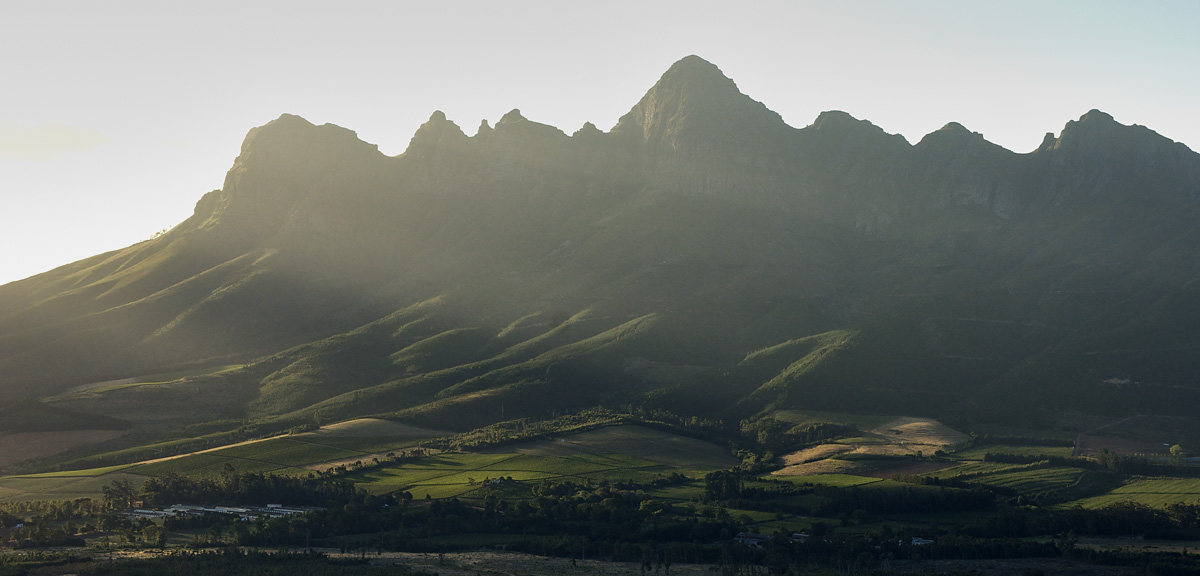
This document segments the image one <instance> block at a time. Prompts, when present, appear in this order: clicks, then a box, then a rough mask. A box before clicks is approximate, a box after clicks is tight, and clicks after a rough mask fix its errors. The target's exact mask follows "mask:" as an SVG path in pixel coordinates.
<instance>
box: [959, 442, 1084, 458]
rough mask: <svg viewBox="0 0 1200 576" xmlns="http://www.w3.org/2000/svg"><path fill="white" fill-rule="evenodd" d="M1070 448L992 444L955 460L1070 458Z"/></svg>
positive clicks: (961, 454)
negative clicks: (994, 456) (1003, 456)
mask: <svg viewBox="0 0 1200 576" xmlns="http://www.w3.org/2000/svg"><path fill="white" fill-rule="evenodd" d="M1074 450H1075V449H1074V448H1071V447H1070V446H1016V445H1011V444H990V445H986V446H979V447H975V448H968V449H966V450H960V451H958V452H955V453H954V456H953V457H954V458H959V459H962V460H982V459H983V456H984V454H988V453H992V454H1015V455H1018V456H1060V457H1063V458H1069V457H1070V456H1071V454H1072V453H1073V452H1074Z"/></svg>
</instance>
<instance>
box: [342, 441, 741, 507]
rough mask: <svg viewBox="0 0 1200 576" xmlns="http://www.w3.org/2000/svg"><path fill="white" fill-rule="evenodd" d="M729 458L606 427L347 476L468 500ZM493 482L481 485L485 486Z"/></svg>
mask: <svg viewBox="0 0 1200 576" xmlns="http://www.w3.org/2000/svg"><path fill="white" fill-rule="evenodd" d="M736 464H737V460H736V459H734V458H733V457H732V456H730V455H729V453H728V451H727V450H726V449H724V448H723V447H720V446H717V445H715V444H709V443H707V442H703V441H700V440H695V439H691V438H685V437H682V436H678V435H675V434H670V433H667V432H661V431H658V430H653V429H650V428H645V427H642V426H613V427H608V428H601V429H598V430H590V431H587V432H581V433H579V434H573V435H570V436H565V437H562V438H555V439H547V440H536V441H532V442H523V443H520V444H514V445H512V446H507V447H502V448H492V449H488V450H484V451H481V452H474V453H463V454H437V455H433V456H426V457H423V458H418V459H416V460H414V461H411V462H405V463H403V464H400V465H396V466H388V467H385V468H381V469H376V470H370V471H367V472H363V473H361V474H358V475H355V476H352V477H351V479H352V480H354V481H355V482H357V483H359V485H360V486H362V487H363V488H365V489H367V490H368V491H371V492H375V493H386V492H393V491H397V490H408V491H410V492H411V493H412V494H413V496H414V497H416V498H423V497H424V496H425V495H427V494H428V495H429V496H430V497H432V498H447V497H451V496H456V497H468V498H469V497H471V495H472V493H473V492H477V491H482V488H483V486H485V485H486V486H499V487H502V486H503V485H504V483H505V482H507V481H508V480H509V479H510V478H511V480H512V481H514V482H515V481H531V480H534V481H536V480H553V479H573V480H576V481H584V480H588V479H592V480H599V479H609V480H614V481H617V480H653V479H654V478H657V477H659V476H666V475H669V474H671V473H672V472H681V473H691V474H692V475H693V476H700V475H703V474H704V473H706V472H708V471H711V470H717V469H723V468H729V467H731V466H733V465H736ZM498 479H503V480H501V481H499V482H498V483H489V484H485V482H488V481H493V482H494V481H497V480H498Z"/></svg>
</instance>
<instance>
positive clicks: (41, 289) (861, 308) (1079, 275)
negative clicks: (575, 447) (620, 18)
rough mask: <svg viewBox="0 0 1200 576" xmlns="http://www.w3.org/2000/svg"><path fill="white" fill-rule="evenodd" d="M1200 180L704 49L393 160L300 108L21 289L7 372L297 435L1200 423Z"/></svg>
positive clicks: (1139, 159)
mask: <svg viewBox="0 0 1200 576" xmlns="http://www.w3.org/2000/svg"><path fill="white" fill-rule="evenodd" d="M1198 195H1200V156H1197V155H1196V154H1195V153H1193V152H1192V151H1190V150H1188V149H1187V148H1186V147H1185V146H1183V145H1182V144H1178V143H1174V142H1170V141H1169V140H1167V139H1165V138H1162V137H1161V136H1159V135H1157V134H1155V133H1154V132H1152V131H1150V130H1149V129H1147V128H1144V127H1140V126H1125V125H1122V124H1119V123H1117V122H1116V121H1115V120H1114V119H1113V118H1111V117H1110V116H1108V115H1106V114H1104V113H1102V112H1099V111H1094V110H1093V111H1091V112H1088V113H1087V114H1085V115H1084V116H1083V117H1081V118H1080V119H1079V120H1078V121H1072V122H1069V123H1068V124H1067V125H1066V127H1065V128H1064V129H1063V131H1062V133H1061V135H1060V136H1058V137H1057V138H1056V137H1053V135H1048V136H1047V138H1046V140H1045V142H1044V143H1043V145H1042V146H1040V147H1039V148H1038V149H1037V150H1035V151H1033V152H1030V153H1027V154H1018V153H1014V152H1011V151H1008V150H1005V149H1003V148H1001V147H999V146H996V145H994V144H992V143H990V142H988V141H986V140H985V139H984V138H983V137H982V136H981V135H979V134H977V133H973V132H971V131H970V130H969V129H968V128H965V127H963V126H961V125H959V124H957V123H953V122H951V123H949V124H947V125H946V126H945V127H944V128H942V129H941V130H938V131H937V132H934V133H932V134H929V135H927V136H926V137H925V138H923V139H921V141H920V142H918V143H917V144H915V145H911V144H909V143H908V142H907V141H905V140H904V138H902V137H900V136H897V135H890V134H887V133H885V132H884V131H883V130H881V129H880V128H878V127H876V126H874V125H872V124H871V123H869V122H867V121H865V120H858V119H855V118H853V117H851V116H850V115H848V114H846V113H844V112H836V111H834V112H825V113H822V114H821V115H820V116H819V117H818V118H817V119H816V120H815V121H814V122H813V124H812V125H810V126H807V127H803V128H798V129H797V128H793V127H791V126H788V125H786V124H785V123H784V122H783V121H782V119H781V118H780V117H779V115H778V114H776V113H774V112H772V111H770V110H769V109H767V108H766V107H765V106H764V105H763V104H761V103H759V102H756V101H754V100H752V99H751V98H750V97H748V96H746V95H744V94H742V93H741V92H740V91H739V90H738V89H737V86H736V85H735V84H734V82H733V81H732V80H730V79H729V78H726V77H725V76H724V75H723V74H722V73H721V72H720V70H718V69H717V68H716V67H715V66H713V65H712V64H710V63H708V62H705V61H704V60H702V59H700V58H698V57H695V56H689V57H687V58H684V59H683V60H681V61H679V62H678V63H676V64H675V65H674V66H672V67H671V68H670V69H669V70H668V71H667V72H666V73H665V74H664V75H663V77H662V79H661V80H660V81H659V82H658V83H657V84H656V85H655V86H654V87H652V88H651V89H650V90H649V91H648V92H647V93H646V95H645V97H643V98H642V100H641V101H640V102H638V103H637V104H636V105H635V106H634V107H633V108H632V109H631V110H630V112H629V113H628V114H626V115H624V116H622V117H621V119H620V120H619V121H618V123H617V124H616V125H615V126H614V127H612V129H611V130H609V131H608V132H604V131H601V130H600V129H598V128H597V127H595V126H594V125H592V124H590V123H589V124H585V125H584V126H583V127H582V128H580V129H579V130H578V131H576V132H574V133H573V134H571V135H567V134H566V133H564V132H563V131H561V130H559V129H557V128H554V127H551V126H547V125H544V124H539V123H537V122H535V121H532V120H530V119H527V118H525V117H523V116H522V115H521V113H520V111H518V110H513V111H511V112H509V113H507V114H505V115H504V116H503V117H502V118H500V120H499V121H497V122H496V123H495V126H490V125H488V124H487V123H486V122H484V123H483V125H481V126H480V127H479V129H478V130H477V132H476V134H475V135H473V136H468V135H467V134H465V133H464V132H463V130H462V129H460V128H459V127H458V126H457V125H456V124H455V123H454V122H452V121H451V120H449V119H447V118H446V116H445V115H444V114H443V113H441V112H434V113H433V114H432V115H431V116H430V119H429V121H428V122H426V123H425V124H423V125H422V126H421V127H420V129H419V130H418V131H417V133H416V134H415V135H414V136H413V138H412V141H411V143H410V145H409V147H408V149H407V150H406V151H405V152H404V153H403V154H402V155H400V156H396V157H387V156H384V155H383V154H381V153H380V152H379V151H378V149H377V148H376V147H375V146H373V145H370V144H367V143H365V142H362V141H361V140H359V139H358V138H357V136H356V135H355V134H354V133H353V132H351V131H349V130H346V129H344V128H340V127H337V126H331V125H325V126H313V125H312V124H310V123H309V122H307V121H305V120H304V119H302V118H299V117H296V116H291V115H286V114H285V115H283V116H281V117H280V118H279V119H277V120H275V121H272V122H270V123H269V124H267V125H265V126H262V127H259V128H255V129H253V130H251V131H250V133H249V134H248V135H247V137H246V140H245V143H244V144H243V147H242V151H241V154H240V155H239V157H238V158H237V160H236V161H235V163H234V166H233V167H232V168H231V169H230V171H229V173H228V175H227V177H226V180H225V183H224V186H223V187H222V188H221V190H217V191H213V192H210V193H208V194H206V195H204V196H203V198H201V199H200V201H199V202H198V203H197V205H196V210H195V214H194V215H193V216H192V217H191V218H190V219H188V220H187V221H186V222H184V223H182V224H181V225H179V226H178V227H176V228H175V229H174V230H172V231H171V232H170V233H168V234H166V235H164V236H162V237H160V238H157V239H154V240H151V241H147V242H144V243H142V244H138V245H135V246H131V247H129V248H127V249H124V250H119V251H116V252H112V253H108V254H102V255H98V256H96V257H93V258H90V259H87V260H84V261H80V262H76V263H73V264H70V265H67V266H64V267H62V268H60V269H58V270H54V271H52V272H48V273H46V274H42V275H39V276H35V277H33V278H30V279H27V280H23V281H20V282H15V283H12V284H9V285H6V286H3V287H0V387H2V388H3V389H4V390H5V391H6V392H7V393H8V394H9V395H11V396H23V395H30V394H33V395H38V396H49V395H52V394H55V393H58V392H60V391H62V390H64V389H66V388H68V387H70V386H73V385H76V384H80V383H84V382H88V381H95V380H103V379H108V378H119V377H126V376H131V375H137V374H144V373H148V372H154V371H166V370H174V369H178V368H182V367H204V366H215V365H223V364H231V363H239V364H240V363H249V365H248V366H247V367H246V368H243V369H242V370H240V371H236V372H233V373H229V374H225V375H223V376H221V377H220V378H219V380H220V381H221V382H223V383H224V384H225V385H226V386H227V387H229V389H232V390H236V391H238V392H237V394H241V395H242V396H238V398H241V400H239V401H238V402H240V404H238V405H239V406H241V407H242V408H239V409H238V410H241V412H238V413H237V414H234V416H237V417H248V418H268V419H270V418H275V419H280V421H284V420H286V421H302V420H304V419H306V418H307V419H311V418H316V417H318V416H320V417H325V418H328V417H331V416H330V415H336V416H349V415H354V414H365V413H380V412H389V411H399V412H398V413H399V414H401V416H403V417H405V418H409V419H412V420H419V419H421V418H425V419H436V418H461V419H463V422H468V421H469V422H471V423H479V422H486V421H489V419H491V418H493V415H491V414H490V413H489V412H487V410H486V409H485V408H486V406H487V403H488V402H491V401H493V400H494V399H495V398H497V397H501V396H503V397H511V398H513V400H512V402H514V404H512V405H511V406H516V405H520V406H523V408H521V409H517V408H513V407H510V408H509V415H510V416H512V415H516V414H521V413H526V414H536V413H539V411H541V410H549V409H555V408H564V407H566V408H570V407H578V406H581V405H587V404H589V403H595V402H605V401H614V399H636V400H637V401H644V402H659V403H662V404H664V405H665V404H669V405H670V406H671V407H672V408H673V409H678V410H680V411H685V412H686V411H691V412H695V413H705V414H720V413H722V412H723V411H728V410H731V409H730V408H729V407H730V406H735V408H733V409H732V410H734V411H736V412H738V413H739V414H748V413H753V412H754V411H757V410H762V409H765V408H769V407H772V406H794V405H805V406H809V407H830V408H831V407H836V408H840V409H860V410H878V409H884V408H881V407H885V406H886V407H889V408H887V409H895V408H896V407H899V406H907V407H909V408H910V409H913V410H923V411H926V412H931V413H942V414H944V413H947V412H953V413H970V414H972V415H974V416H981V415H982V416H981V417H986V416H988V415H993V416H994V415H996V414H999V413H1001V412H1004V410H1005V409H1008V408H1012V407H1013V406H1018V405H1019V406H1021V407H1023V408H1025V409H1028V408H1029V406H1034V405H1046V404H1045V403H1046V402H1050V401H1053V402H1055V403H1057V404H1054V405H1055V406H1069V407H1071V408H1073V409H1079V410H1093V411H1103V410H1115V409H1118V408H1113V407H1112V406H1113V405H1111V404H1109V405H1103V406H1101V405H1092V403H1090V402H1091V399H1094V398H1095V397H1097V396H1096V395H1094V394H1093V395H1091V396H1087V397H1086V398H1085V395H1082V394H1081V393H1080V391H1081V390H1091V389H1092V387H1095V386H1099V385H1100V384H1097V383H1104V382H1136V383H1139V384H1138V386H1141V388H1138V389H1137V391H1136V392H1135V391H1134V389H1133V388H1130V387H1129V386H1126V385H1124V384H1122V385H1116V384H1104V386H1108V388H1104V390H1105V393H1104V394H1102V395H1100V396H1104V397H1105V398H1121V399H1126V400H1128V399H1129V398H1134V397H1136V398H1138V399H1139V401H1140V402H1142V406H1143V407H1145V408H1146V409H1177V408H1179V407H1181V406H1182V407H1195V405H1196V404H1195V400H1196V398H1194V396H1195V395H1196V393H1195V392H1194V389H1190V388H1188V389H1187V390H1193V391H1190V392H1186V393H1181V392H1179V390H1180V388H1179V386H1186V385H1190V384H1188V383H1187V381H1186V378H1188V377H1189V376H1188V375H1189V374H1192V373H1194V372H1193V370H1195V369H1200V354H1197V352H1196V351H1197V350H1200V348H1197V346H1200V333H1198V332H1197V331H1196V330H1195V329H1194V327H1195V326H1200V318H1196V312H1194V311H1193V308H1194V307H1193V306H1191V305H1190V304H1189V303H1190V302H1191V301H1192V299H1191V295H1192V293H1191V291H1192V290H1193V289H1194V286H1195V283H1196V280H1197V279H1200V267H1198V266H1197V265H1196V263H1195V261H1194V258H1193V256H1192V255H1193V254H1194V251H1195V247H1196V242H1197V240H1196V239H1197V238H1198V237H1200V236H1197V235H1198V234H1200V230H1197V226H1196V224H1195V223H1194V222H1197V221H1198V220H1197V219H1196V216H1197V215H1200V198H1198ZM1193 321H1195V322H1193ZM832 331H837V332H836V334H837V337H831V336H829V337H825V336H823V337H820V338H818V337H817V335H821V334H834V333H835V332H832ZM793 341H794V342H798V343H799V344H789V345H787V346H782V345H781V346H782V347H780V348H778V349H776V348H770V349H771V350H778V352H773V354H775V355H776V356H778V358H780V359H782V360H779V361H778V362H777V364H778V365H777V366H775V369H774V370H773V371H770V372H763V368H762V366H763V365H762V364H758V365H756V366H757V367H750V366H749V365H743V364H741V363H740V362H741V360H742V359H743V357H744V356H745V355H746V354H747V353H749V352H751V351H754V350H758V349H762V348H769V347H771V346H774V345H779V344H780V343H781V342H785V343H787V342H793ZM630 366H636V367H640V368H637V369H630V368H628V367H630ZM647 367H649V368H647ZM648 374H653V377H650V376H647V375H648ZM673 375H674V376H673ZM205 382H210V383H211V381H205ZM177 385H178V386H186V385H190V386H201V385H200V384H195V383H192V384H186V385H185V384H177ZM760 386H761V389H760ZM1146 387H1151V388H1153V389H1152V390H1151V392H1149V393H1148V392H1147V391H1146V390H1147V388H1146ZM1155 387H1159V388H1155ZM128 393H129V394H134V393H135V392H128ZM138 393H140V392H138ZM147 393H148V392H147ZM1179 394H1183V395H1184V396H1185V398H1184V399H1183V400H1184V401H1180V399H1179ZM1171 395H1174V396H1171ZM201 396H202V395H201ZM234 396H237V395H236V394H235V395H234ZM997 398H1003V399H1005V400H1003V401H1002V402H999V404H1002V406H1001V405H995V403H996V402H997V401H996V399H997ZM1167 398H1172V399H1173V400H1172V401H1170V402H1168V401H1167ZM988 402H992V403H993V405H988V404H987V403H988ZM1128 406H1130V405H1126V406H1125V407H1123V408H1119V409H1125V408H1127V407H1128ZM1164 407H1166V408H1164ZM1171 407H1174V408H1171ZM1032 412H1036V411H1032ZM438 415H440V416H438ZM437 423H438V424H440V425H441V427H449V426H448V425H447V423H446V421H445V420H441V421H439V422H437Z"/></svg>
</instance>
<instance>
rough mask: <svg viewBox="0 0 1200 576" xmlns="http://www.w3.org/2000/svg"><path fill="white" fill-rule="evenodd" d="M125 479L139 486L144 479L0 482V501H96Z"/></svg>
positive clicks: (110, 477)
mask: <svg viewBox="0 0 1200 576" xmlns="http://www.w3.org/2000/svg"><path fill="white" fill-rule="evenodd" d="M121 479H126V480H129V481H130V482H132V483H133V484H134V485H137V486H140V485H141V483H142V482H144V481H145V480H146V478H145V477H144V476H135V475H133V474H125V473H120V472H110V473H108V474H103V475H99V476H59V477H51V478H36V477H14V476H8V477H4V478H0V500H3V501H18V500H74V499H77V498H93V499H98V498H99V497H100V493H101V492H100V491H101V488H103V487H104V486H106V485H108V484H111V483H112V482H114V481H116V480H121Z"/></svg>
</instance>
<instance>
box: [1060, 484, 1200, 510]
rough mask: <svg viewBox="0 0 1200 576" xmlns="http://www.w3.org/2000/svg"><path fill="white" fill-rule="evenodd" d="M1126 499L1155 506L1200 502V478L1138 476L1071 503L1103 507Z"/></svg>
mask: <svg viewBox="0 0 1200 576" xmlns="http://www.w3.org/2000/svg"><path fill="white" fill-rule="evenodd" d="M1125 501H1131V502H1137V503H1139V504H1145V505H1147V506H1154V507H1161V506H1166V505H1167V504H1173V503H1176V502H1184V503H1187V504H1200V478H1137V479H1134V480H1133V481H1131V482H1129V483H1127V484H1125V485H1124V486H1121V487H1119V488H1116V489H1114V490H1113V491H1111V492H1109V493H1107V494H1103V495H1100V496H1094V497H1091V498H1085V499H1083V500H1078V501H1075V502H1071V503H1070V504H1071V505H1078V506H1082V507H1084V508H1103V507H1105V506H1108V505H1109V504H1117V503H1120V502H1125Z"/></svg>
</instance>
